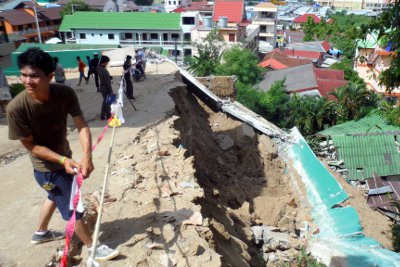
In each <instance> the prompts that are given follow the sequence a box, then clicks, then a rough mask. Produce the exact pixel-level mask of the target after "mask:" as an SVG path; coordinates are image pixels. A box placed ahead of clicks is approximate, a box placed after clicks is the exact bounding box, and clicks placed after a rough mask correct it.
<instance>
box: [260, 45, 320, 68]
mask: <svg viewBox="0 0 400 267" xmlns="http://www.w3.org/2000/svg"><path fill="white" fill-rule="evenodd" d="M310 63H312V61H311V60H310V59H298V58H291V57H289V56H287V55H285V54H283V53H281V52H280V51H278V50H273V51H271V52H269V53H268V54H267V55H265V57H264V59H263V61H261V62H260V63H259V64H258V65H259V66H260V67H263V68H271V69H274V70H281V69H286V68H290V67H295V66H301V65H306V64H310Z"/></svg>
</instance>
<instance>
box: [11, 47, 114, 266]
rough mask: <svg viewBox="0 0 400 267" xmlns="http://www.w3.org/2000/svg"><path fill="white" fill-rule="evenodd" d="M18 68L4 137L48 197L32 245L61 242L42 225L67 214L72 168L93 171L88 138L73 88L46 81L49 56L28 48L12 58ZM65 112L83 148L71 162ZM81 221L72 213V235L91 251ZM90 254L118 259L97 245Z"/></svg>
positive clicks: (58, 234)
mask: <svg viewBox="0 0 400 267" xmlns="http://www.w3.org/2000/svg"><path fill="white" fill-rule="evenodd" d="M18 67H19V69H20V72H21V81H22V83H23V85H24V86H25V90H24V91H23V92H21V93H20V94H19V95H18V96H16V97H15V98H14V99H13V100H12V101H11V102H10V104H9V105H8V107H7V118H8V124H9V138H10V139H12V140H19V141H21V143H22V144H23V145H24V147H25V148H26V149H27V150H28V151H29V152H30V158H31V161H32V165H33V169H34V176H35V179H36V181H37V182H38V184H39V185H40V186H41V187H42V188H43V189H45V190H46V191H47V193H48V198H47V199H46V200H45V202H44V204H43V206H42V208H41V212H40V217H39V224H38V227H37V231H36V232H35V233H34V235H33V236H32V240H31V243H33V244H40V243H44V242H48V241H52V240H56V239H61V238H64V233H62V232H58V231H51V230H48V224H49V222H50V219H51V217H52V215H53V212H54V210H55V208H56V207H57V208H58V210H59V211H60V213H61V215H62V217H63V219H64V220H69V219H70V218H71V216H72V211H71V210H70V209H69V202H70V196H71V188H72V182H73V176H74V174H75V172H76V170H77V171H79V172H81V173H82V175H83V177H84V178H88V177H89V175H90V173H91V172H92V171H93V169H94V167H93V163H92V155H91V134H90V129H89V127H88V125H87V124H86V121H85V119H84V118H83V115H82V111H81V108H80V106H79V102H78V99H77V96H76V94H75V92H74V90H73V89H72V88H70V87H68V86H65V85H62V84H51V83H50V81H51V80H52V78H53V76H54V64H53V62H52V58H51V56H50V55H49V54H47V53H45V52H43V51H42V50H40V49H38V48H30V49H28V50H27V51H25V52H24V53H22V54H20V55H19V56H18ZM68 114H69V115H71V116H72V118H73V121H74V123H75V126H76V128H77V129H78V131H79V140H80V143H81V146H82V149H83V158H82V160H81V161H80V162H76V161H75V160H73V159H72V152H71V149H70V147H69V143H68V140H67V117H68ZM81 217H82V213H80V212H78V213H77V215H76V218H77V221H76V226H75V233H76V234H77V236H78V237H79V238H80V239H81V241H82V242H83V243H84V244H85V245H86V246H87V247H88V248H89V251H91V248H92V243H93V241H92V237H91V235H90V233H89V231H88V229H87V227H86V226H85V225H84V224H83V222H82V220H80V219H81ZM95 255H96V259H98V260H108V259H112V258H114V257H116V256H118V255H119V252H118V251H117V250H114V249H111V248H109V247H107V246H106V245H101V246H99V247H98V248H97V249H96V253H95Z"/></svg>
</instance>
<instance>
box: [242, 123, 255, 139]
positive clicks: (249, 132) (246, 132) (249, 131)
mask: <svg viewBox="0 0 400 267" xmlns="http://www.w3.org/2000/svg"><path fill="white" fill-rule="evenodd" d="M241 134H242V135H243V136H246V137H249V138H253V137H254V135H255V133H254V129H253V127H251V126H249V125H247V124H246V123H243V124H242V127H241Z"/></svg>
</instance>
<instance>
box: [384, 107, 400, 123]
mask: <svg viewBox="0 0 400 267" xmlns="http://www.w3.org/2000/svg"><path fill="white" fill-rule="evenodd" d="M384 116H385V118H386V120H387V121H388V123H390V124H392V125H396V126H400V107H399V106H397V107H389V108H388V109H387V110H386V111H385V112H384Z"/></svg>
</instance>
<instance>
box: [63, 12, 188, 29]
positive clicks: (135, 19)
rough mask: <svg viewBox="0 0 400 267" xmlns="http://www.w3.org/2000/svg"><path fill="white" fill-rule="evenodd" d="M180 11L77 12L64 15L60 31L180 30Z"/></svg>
mask: <svg viewBox="0 0 400 267" xmlns="http://www.w3.org/2000/svg"><path fill="white" fill-rule="evenodd" d="M180 18H181V14H180V13H150V12H75V13H74V14H73V15H67V16H65V17H64V19H63V21H62V23H61V26H60V29H59V31H60V32H66V31H70V30H71V29H141V30H179V29H180Z"/></svg>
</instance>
